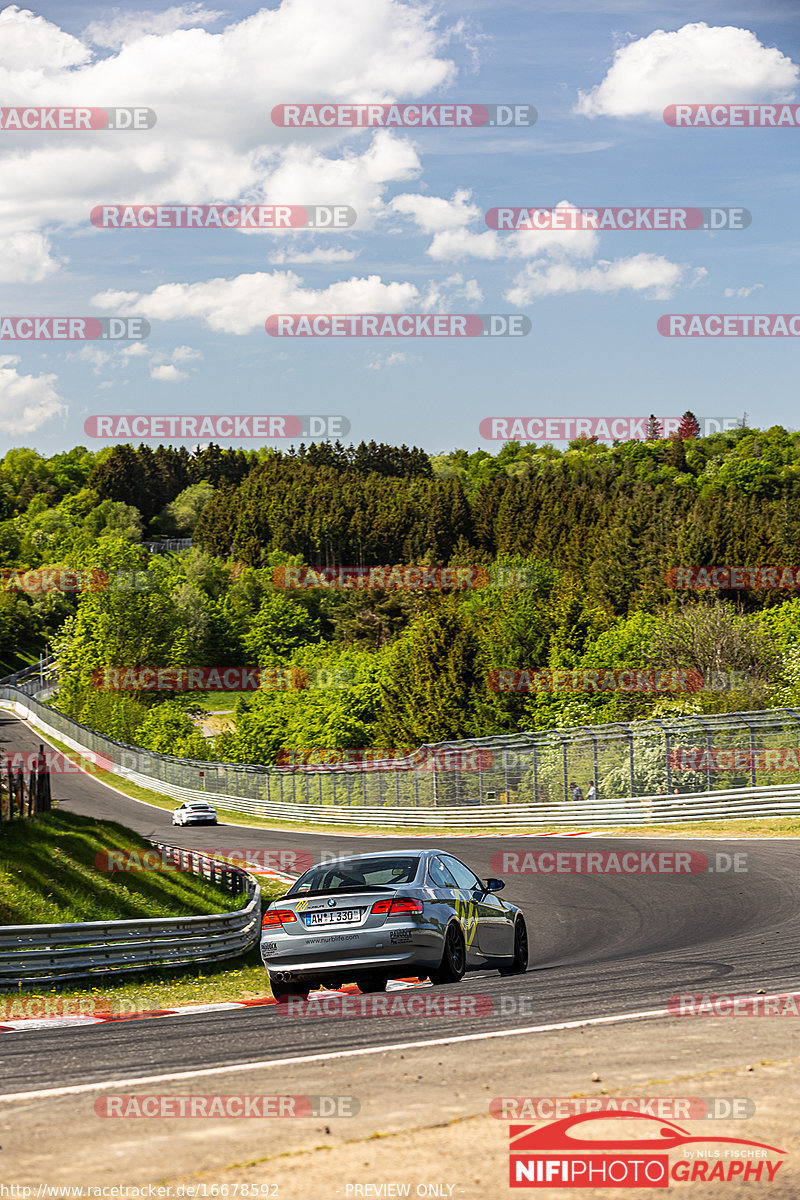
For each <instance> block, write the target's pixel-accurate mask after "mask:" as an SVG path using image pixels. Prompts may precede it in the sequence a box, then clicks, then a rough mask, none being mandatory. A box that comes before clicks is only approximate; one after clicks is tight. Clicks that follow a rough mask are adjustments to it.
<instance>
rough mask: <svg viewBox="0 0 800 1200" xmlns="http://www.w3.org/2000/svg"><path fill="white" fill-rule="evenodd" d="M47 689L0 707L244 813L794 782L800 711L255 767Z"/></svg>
mask: <svg viewBox="0 0 800 1200" xmlns="http://www.w3.org/2000/svg"><path fill="white" fill-rule="evenodd" d="M56 683H57V677H56V675H55V673H54V671H53V670H52V666H51V664H49V663H47V664H44V665H43V666H42V667H40V668H35V669H31V671H30V672H29V673H28V677H27V678H23V679H18V680H17V682H16V686H14V685H9V683H8V682H6V681H3V683H2V684H0V700H1V701H4V702H6V704H7V705H9V704H20V705H21V706H22V707H24V708H25V709H27V710H28V711H29V712H30V714H31V716H32V717H33V718H34V719H35V721H36V723H39V724H42V725H46V726H48V727H49V728H50V729H51V730H53V731H55V733H56V734H57V735H61V738H62V740H64V741H66V742H68V743H72V744H73V745H75V746H76V747H77V748H79V749H81V750H82V751H83V752H87V751H88V752H89V753H90V754H91V755H92V756H93V757H94V759H95V761H96V763H97V766H98V767H99V768H100V769H103V768H105V769H107V770H110V771H118V772H119V773H122V774H126V775H138V776H146V777H147V778H148V779H150V780H151V781H152V783H153V785H154V790H159V789H158V786H157V785H158V783H161V784H163V785H165V789H172V788H183V789H188V790H191V791H199V792H206V793H208V794H209V799H212V797H213V796H216V797H225V798H229V799H230V800H231V801H233V803H232V804H231V807H233V808H236V807H239V808H241V809H242V810H244V811H254V812H255V811H257V808H256V807H253V805H254V804H256V805H257V804H258V803H259V802H261V803H266V804H268V805H270V806H274V805H276V804H280V805H282V806H283V805H298V806H299V807H302V808H303V809H307V808H308V807H310V806H313V807H315V808H316V807H319V808H323V807H329V808H343V807H344V808H353V809H357V808H370V809H375V808H378V809H391V808H395V809H401V808H405V809H435V808H441V807H447V808H453V807H454V806H455V807H458V808H461V809H462V810H465V811H466V810H468V809H469V808H479V807H481V806H488V807H491V808H492V809H494V810H495V811H496V810H497V808H498V807H499V806H503V807H505V808H507V810H511V809H512V808H513V806H515V805H520V806H522V805H524V806H530V805H542V806H545V807H553V806H558V808H559V809H560V810H561V811H562V812H563V809H561V806H562V805H564V806H570V807H571V806H572V805H573V804H574V806H575V811H576V812H577V811H578V810H579V809H580V810H582V811H586V809H587V807H589V806H591V804H592V803H598V804H602V803H603V802H609V801H615V800H630V799H636V798H647V797H652V798H654V799H655V800H656V801H657V800H658V798H659V797H662V796H663V797H664V799H665V800H666V799H667V798H668V797H669V798H674V796H675V795H678V796H689V795H697V794H698V793H704V794H705V793H713V792H715V791H719V792H724V791H731V790H737V791H741V790H747V789H751V788H756V787H773V788H775V787H778V788H781V789H782V790H783V789H785V788H786V787H788V786H792V787H796V786H797V785H798V783H800V712H798V711H797V710H795V709H789V708H783V709H773V710H770V711H765V712H747V713H727V714H725V715H721V716H702V717H701V716H683V717H678V718H674V719H670V720H653V719H650V720H643V721H635V722H631V723H628V724H625V723H622V722H619V723H614V724H609V725H594V726H582V727H579V728H571V729H559V730H543V731H538V732H532V733H518V734H512V735H507V736H499V735H498V736H493V737H484V738H479V739H476V740H473V741H460V742H440V743H436V744H431V745H426V746H422V747H420V748H419V749H418V750H416V751H414V752H412V753H409V754H407V755H404V756H402V757H393V758H386V759H380V758H374V759H373V758H369V759H368V758H367V756H368V755H369V754H370V753H372V752H355V751H354V752H353V755H354V757H355V758H356V761H350V762H332V763H330V762H329V763H325V762H314V761H309V762H305V761H298V762H295V763H292V764H290V765H284V766H265V765H259V764H248V765H245V764H238V763H216V762H202V761H197V760H190V759H181V758H174V757H171V756H170V755H165V754H158V753H155V752H154V751H151V750H145V749H142V748H139V747H134V746H128V745H125V744H124V743H122V742H118V741H115V740H114V739H112V738H109V737H106V736H105V735H103V734H100V733H97V732H95V731H94V730H92V729H89V728H88V727H87V726H85V725H81V724H79V723H78V722H77V721H74V720H72V719H71V718H69V717H67V716H64V715H63V714H62V713H59V712H58V711H57V710H55V709H53V708H51V707H49V706H48V705H46V704H44V703H43V702H42V701H41V700H40V699H37V698H36V696H35V694H34V693H38V694H42V692H43V691H44V690H52V688H53V687H55V685H56ZM573 785H577V787H578V788H579V789H580V793H582V795H580V796H579V795H578V794H577V793H576V792H575V791H574V787H573ZM592 789H593V790H592ZM581 800H583V801H585V803H578V801H581ZM237 801H238V802H239V803H238V804H237V803H236V802H237ZM671 803H672V800H671Z"/></svg>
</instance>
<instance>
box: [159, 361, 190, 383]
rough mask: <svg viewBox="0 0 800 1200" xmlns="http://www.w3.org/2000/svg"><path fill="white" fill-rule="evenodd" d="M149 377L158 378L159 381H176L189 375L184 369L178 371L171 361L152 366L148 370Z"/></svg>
mask: <svg viewBox="0 0 800 1200" xmlns="http://www.w3.org/2000/svg"><path fill="white" fill-rule="evenodd" d="M150 378H151V379H158V380H159V381H160V382H161V383H178V381H179V380H181V379H188V378H189V376H188V375H187V373H186V372H185V371H179V370H178V368H177V367H175V366H173V365H172V363H164V364H163V365H162V366H160V367H153V368H152V370H151V371H150Z"/></svg>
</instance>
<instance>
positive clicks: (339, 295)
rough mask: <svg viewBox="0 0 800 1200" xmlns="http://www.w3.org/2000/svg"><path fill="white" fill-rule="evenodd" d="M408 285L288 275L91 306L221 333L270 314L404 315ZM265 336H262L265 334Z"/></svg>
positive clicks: (240, 278) (128, 296) (242, 329)
mask: <svg viewBox="0 0 800 1200" xmlns="http://www.w3.org/2000/svg"><path fill="white" fill-rule="evenodd" d="M418 300H419V290H418V289H417V287H416V286H415V285H414V284H413V283H383V281H382V280H381V278H380V276H378V275H370V276H368V277H366V278H363V277H362V278H360V279H359V278H356V277H355V276H354V277H353V278H351V279H346V280H338V281H337V282H336V283H332V284H330V285H329V286H328V287H326V288H321V289H319V290H316V291H315V290H314V289H312V288H306V287H304V286H303V284H302V280H301V279H300V277H299V276H298V275H295V274H294V273H293V272H292V271H273V272H272V273H266V272H254V273H252V274H248V275H236V276H234V278H232V279H208V280H206V281H204V282H202V283H167V284H162V285H161V286H160V287H157V288H156V289H155V290H154V291H152V292H150V293H149V294H148V293H139V292H116V291H114V292H104V293H100V294H99V295H97V296H94V297H93V298H92V301H91V303H92V304H93V305H94V306H95V307H96V308H100V309H104V310H105V311H107V312H112V311H113V312H114V313H116V314H119V315H122V316H130V315H136V314H138V315H143V316H146V317H147V318H148V319H149V320H153V321H177V320H186V319H193V320H199V321H203V322H204V323H205V324H206V325H207V326H208V328H209V329H214V330H218V331H221V332H223V333H239V334H243V333H250V332H251V330H253V329H257V328H258V327H259V326H261V327H262V328H263V326H264V322H265V321H266V319H267V317H269V316H270V315H271V314H273V313H323V312H334V313H335V312H344V313H346V312H405V311H406V310H407V309H408V308H409V307H415V306H416V304H417V302H418ZM264 336H265V337H266V336H267V334H266V332H265V334H264Z"/></svg>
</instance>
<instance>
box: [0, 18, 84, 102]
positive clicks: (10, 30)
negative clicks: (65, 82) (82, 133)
mask: <svg viewBox="0 0 800 1200" xmlns="http://www.w3.org/2000/svg"><path fill="white" fill-rule="evenodd" d="M91 57H92V52H91V50H89V49H88V47H86V46H84V45H83V43H82V42H80V41H79V40H78V38H74V37H72V36H71V35H70V34H68V33H64V31H63V30H62V29H59V28H58V26H57V25H53V24H52V23H51V22H50V21H47V20H45V18H44V17H37V16H34V14H33V13H32V12H31V11H30V10H29V9H27V8H19V7H18V5H16V4H10V5H9V6H8V7H7V8H4V9H3V10H2V11H1V12H0V82H2V83H3V84H4V85H5V84H7V83H8V82H9V81H10V80H11V79H12V78H13V76H14V75H15V74H17V73H18V74H20V75H21V74H23V73H25V74H28V73H30V74H31V75H35V73H41V74H42V75H57V74H58V72H59V71H65V70H67V69H68V68H70V67H80V66H83V65H84V64H86V63H87V62H88V61H89V60H90V59H91ZM4 90H5V89H4ZM3 102H4V103H5V104H8V103H9V100H8V99H6V98H4V101H3Z"/></svg>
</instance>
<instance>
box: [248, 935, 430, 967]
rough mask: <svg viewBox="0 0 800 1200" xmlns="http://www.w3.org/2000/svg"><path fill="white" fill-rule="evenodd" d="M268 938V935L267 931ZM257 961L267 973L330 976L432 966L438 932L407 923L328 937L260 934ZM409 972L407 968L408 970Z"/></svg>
mask: <svg viewBox="0 0 800 1200" xmlns="http://www.w3.org/2000/svg"><path fill="white" fill-rule="evenodd" d="M270 934H271V935H272V936H268V935H270ZM260 949H261V960H262V962H263V963H264V966H265V967H266V969H267V970H268V971H269V973H270V975H277V974H279V973H280V974H283V973H288V974H290V975H293V976H294V975H295V974H297V975H304V976H305V975H315V976H333V975H337V974H341V973H345V974H346V973H347V972H348V971H356V972H359V971H365V970H374V971H380V970H381V968H384V967H385V968H386V969H387V972H388V973H391V972H392V971H393V970H395V969H398V974H400V975H402V974H403V973H404V972H403V970H402V968H409V967H412V968H413V967H419V968H420V970H421V971H425V970H430V969H432V968H434V967H438V965H439V963H440V962H441V961H442V938H441V934H439V933H438V931H434V930H428V929H420V928H419V926H413V927H412V926H407V927H405V928H404V929H395V928H394V927H391V928H387V927H386V926H382V927H381V928H380V929H374V930H369V931H360V932H358V933H352V934H334V935H332V936H328V937H324V936H323V937H316V938H315V937H302V938H298V937H291V936H287V935H286V934H283V935H281V934H277V935H275V932H274V930H269V931H268V932H267V933H265V935H264V937H263V938H262V940H261V947H260ZM411 973H412V974H413V971H412V972H411Z"/></svg>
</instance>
